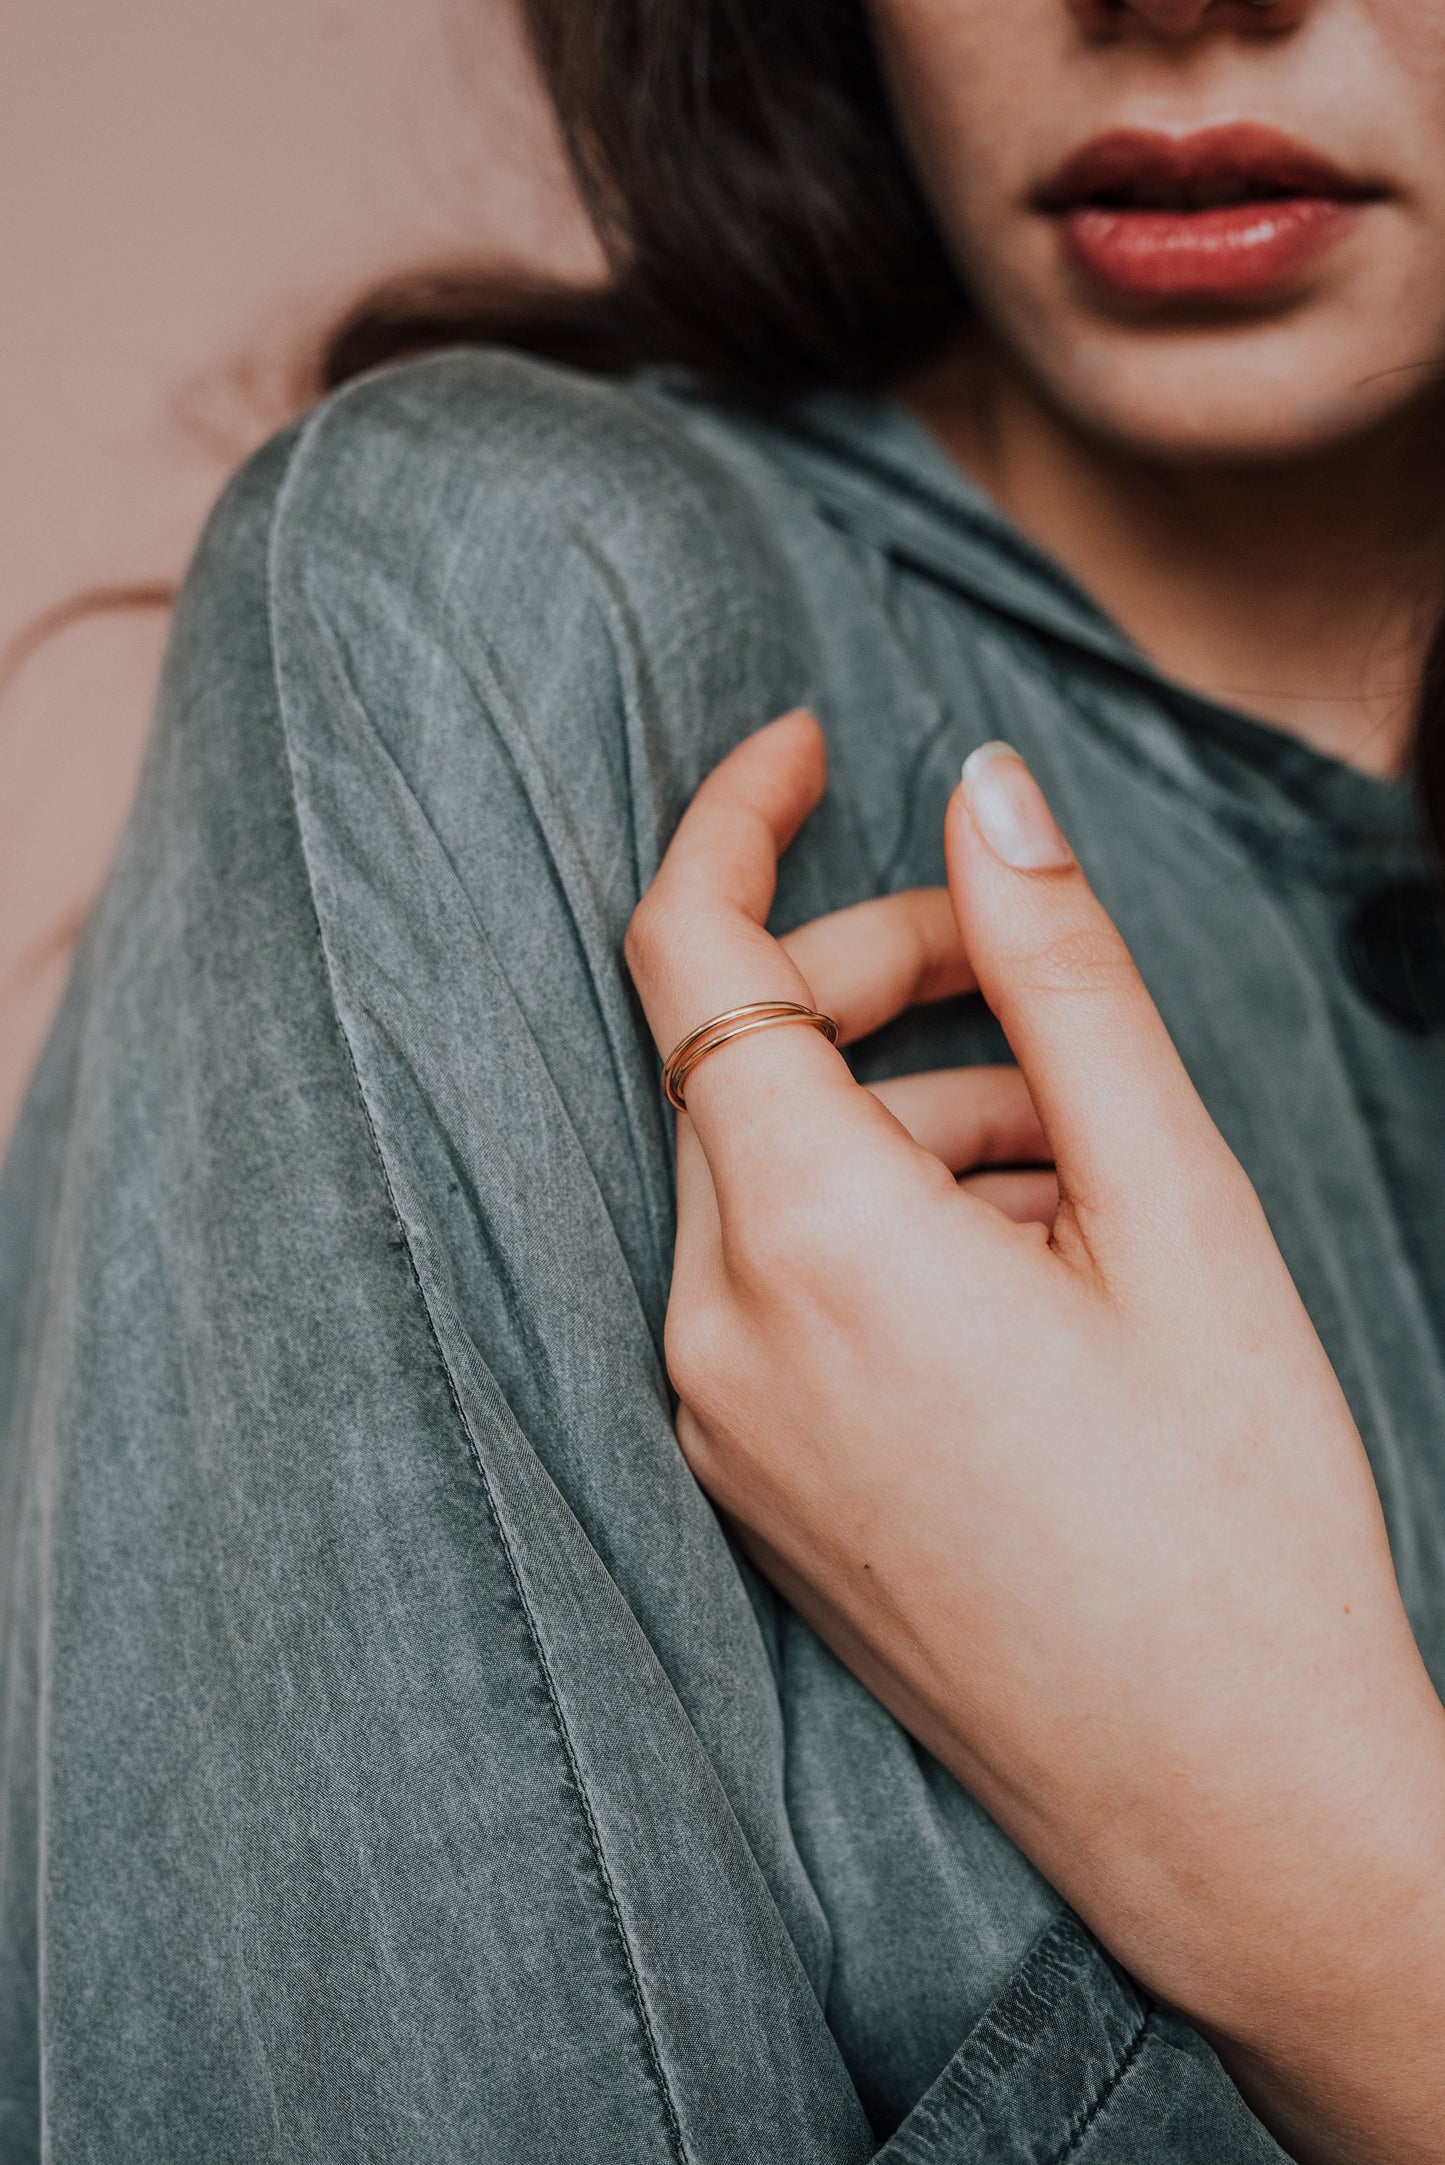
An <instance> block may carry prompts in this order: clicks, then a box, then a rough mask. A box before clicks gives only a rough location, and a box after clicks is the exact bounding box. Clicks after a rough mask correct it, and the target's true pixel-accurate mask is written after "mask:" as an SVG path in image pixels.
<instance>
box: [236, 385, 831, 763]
mask: <svg viewBox="0 0 1445 2165" xmlns="http://www.w3.org/2000/svg"><path fill="white" fill-rule="evenodd" d="M259 527H264V529H265V539H264V548H265V557H266V591H267V597H268V617H269V626H268V628H269V633H270V639H271V644H272V648H273V654H274V658H275V661H276V666H277V672H278V677H279V680H280V685H281V693H282V699H283V703H284V702H285V701H286V699H287V697H288V695H289V694H290V693H291V692H292V691H298V693H299V691H304V684H305V680H306V679H307V678H308V677H310V676H313V675H314V674H315V673H316V671H317V669H318V668H321V669H322V670H324V672H325V673H327V674H328V676H329V677H330V678H331V679H332V681H333V684H334V681H335V678H336V675H337V665H338V663H339V667H340V674H341V675H343V676H345V677H346V678H348V679H349V680H351V681H352V682H353V683H354V684H355V685H356V686H357V687H358V689H359V690H360V692H361V694H362V703H363V704H364V705H366V706H367V707H368V708H372V709H376V708H380V709H382V710H386V709H390V710H393V711H394V710H395V709H396V707H397V706H398V705H399V704H400V703H403V702H405V701H406V698H407V691H406V688H407V686H408V685H410V686H411V687H412V688H413V689H412V696H411V700H410V704H411V706H412V707H413V708H417V707H418V705H419V703H418V702H417V701H416V699H415V686H416V685H417V683H418V682H419V681H424V680H426V679H427V677H428V675H429V674H430V675H434V674H435V672H436V671H437V670H439V669H441V668H442V667H443V666H445V668H446V669H448V670H449V671H450V672H451V674H452V675H453V676H456V675H458V674H460V675H461V676H464V677H466V678H468V679H469V680H470V681H471V682H472V683H473V684H474V685H475V686H477V687H479V688H481V696H482V697H483V699H484V700H485V699H487V698H489V697H491V696H492V695H493V694H495V695H496V696H503V695H505V696H506V697H507V698H509V699H511V700H512V701H513V702H514V703H515V704H516V705H517V706H518V707H519V708H524V709H528V710H530V712H531V714H532V716H533V718H534V719H537V720H538V721H539V726H541V727H543V728H544V730H546V731H547V732H548V733H551V731H552V730H553V728H554V727H555V720H554V719H551V718H554V717H556V716H557V715H558V714H559V712H560V711H562V710H564V709H573V708H575V709H579V710H580V712H579V714H578V719H579V720H581V719H582V718H583V717H584V716H590V717H591V718H592V720H593V721H594V723H597V724H599V725H600V724H603V723H606V722H608V721H609V720H614V721H615V720H616V719H618V718H619V716H618V710H619V708H620V706H621V705H622V704H623V703H624V701H625V700H626V699H627V698H628V697H632V698H633V701H634V704H637V703H638V702H641V703H645V704H650V705H652V706H653V707H654V708H655V709H656V710H657V712H658V713H659V714H660V715H661V716H662V717H663V720H662V723H661V727H662V729H663V731H664V733H665V734H666V735H667V737H668V738H669V739H670V740H671V741H672V742H673V743H674V744H676V745H677V746H678V747H679V748H682V747H683V746H689V747H691V749H692V751H693V752H695V760H694V759H693V758H691V757H689V758H685V759H684V761H683V765H684V767H691V766H693V765H694V764H697V763H699V762H700V763H704V764H703V765H699V766H698V771H699V772H700V771H704V765H705V764H707V763H711V760H712V759H713V758H715V757H717V756H720V752H721V750H723V749H726V746H727V744H728V743H730V742H732V741H735V739H736V737H737V736H738V735H739V734H741V733H742V732H743V731H744V730H746V729H748V728H752V727H755V726H757V724H758V723H759V722H761V721H764V720H767V719H769V718H770V717H771V715H772V713H774V712H776V711H778V710H779V707H780V705H782V704H786V703H789V702H790V701H792V700H793V699H795V698H796V697H798V696H799V693H800V690H801V688H802V686H803V684H804V681H805V678H806V675H807V669H806V664H805V663H804V662H803V661H802V660H801V658H800V644H801V642H802V638H803V629H802V621H801V612H800V611H799V610H798V608H797V607H796V605H795V602H794V599H793V595H792V589H791V574H790V572H789V569H788V565H787V562H786V558H785V552H784V550H783V549H782V547H781V546H780V545H779V543H778V540H777V538H776V535H775V531H774V522H773V519H772V515H771V513H770V511H769V509H768V507H767V504H766V502H765V501H764V500H763V498H762V497H761V496H760V495H759V493H758V492H757V491H755V490H752V489H750V488H749V486H748V485H747V482H746V480H745V479H744V478H742V477H740V475H739V473H738V472H736V471H734V470H732V469H731V468H730V467H729V465H728V464H727V463H726V462H725V461H724V459H722V458H721V457H719V456H718V455H717V454H716V452H715V451H713V450H711V449H709V448H708V447H707V446H705V445H703V444H701V443H699V442H698V441H696V440H695V439H694V437H693V436H692V435H690V434H689V433H688V431H687V430H686V429H685V428H684V427H683V425H682V424H681V422H680V421H679V420H678V419H677V418H675V417H674V416H673V415H672V414H671V413H670V412H669V411H668V409H667V407H666V405H665V404H664V403H663V402H661V401H655V400H650V399H646V398H643V397H639V396H637V395H636V394H634V393H633V392H631V391H629V389H628V388H627V387H626V386H625V385H616V384H610V383H606V382H599V381H596V380H594V379H589V378H586V377H583V376H579V375H576V374H574V373H572V372H571V371H567V370H563V369H559V368H555V367H551V366H548V365H545V364H543V363H540V362H537V361H533V360H530V359H527V358H525V357H522V356H518V355H512V354H504V353H495V352H468V351H460V350H458V351H451V352H447V353H444V354H439V355H436V356H433V357H429V358H427V359H425V360H421V361H417V362H412V363H408V364H406V365H404V366H401V367H397V368H393V369H389V370H386V371H383V372H380V373H378V374H377V375H375V376H372V377H369V378H366V379H363V380H361V381H359V382H358V383H356V384H354V385H350V386H348V387H346V388H345V389H343V390H342V391H340V392H339V393H337V394H335V395H334V396H333V397H332V398H330V399H328V400H327V401H326V402H325V403H324V404H323V405H322V406H320V407H319V408H317V409H316V411H315V412H314V413H312V414H311V415H309V416H308V417H307V418H306V419H305V420H304V421H302V422H301V423H299V424H298V425H297V426H296V427H294V428H293V429H292V430H291V431H289V432H288V433H287V435H286V436H285V437H284V438H282V439H278V440H277V441H276V443H274V444H272V445H271V446H269V447H267V449H266V450H265V451H263V452H262V453H260V454H259V455H258V457H257V458H256V459H255V460H253V461H252V462H251V464H250V465H249V466H248V467H247V468H246V469H243V471H242V473H241V474H240V475H239V476H238V477H237V479H236V481H235V482H233V484H232V486H231V488H230V490H229V491H228V492H227V495H226V497H225V498H224V499H223V501H222V504H221V506H220V507H219V509H218V512H217V514H216V517H215V519H214V520H213V522H212V530H211V532H210V534H209V535H208V538H207V541H206V542H205V544H204V545H203V548H202V551H201V554H200V556H199V558H198V561H197V572H198V574H199V575H200V576H201V580H202V583H203V584H205V583H207V582H206V581H205V577H204V571H205V567H206V566H207V565H215V564H216V563H217V561H218V559H219V560H220V561H221V562H223V563H224V562H228V561H230V560H232V558H233V556H234V551H235V549H236V547H237V546H242V547H244V549H245V551H246V553H247V555H248V556H250V555H253V552H254V550H255V548H256V546H257V544H258V543H259V541H260V538H261V537H260V533H259V532H258V528H259ZM629 686H630V687H631V691H630V692H629ZM397 726H398V727H403V728H404V729H405V731H406V732H407V733H408V734H411V733H414V732H416V731H417V730H424V728H425V716H424V714H423V713H414V714H413V716H412V718H411V719H410V720H408V721H407V722H406V723H405V724H401V723H398V725H397ZM398 748H400V747H398Z"/></svg>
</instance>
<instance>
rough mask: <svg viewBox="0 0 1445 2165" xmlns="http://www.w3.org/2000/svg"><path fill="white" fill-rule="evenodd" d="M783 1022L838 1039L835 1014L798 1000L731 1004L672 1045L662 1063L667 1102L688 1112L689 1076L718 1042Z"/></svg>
mask: <svg viewBox="0 0 1445 2165" xmlns="http://www.w3.org/2000/svg"><path fill="white" fill-rule="evenodd" d="M783 1022H805V1023H807V1025H808V1027H809V1028H810V1029H812V1030H818V1031H821V1033H822V1035H823V1036H824V1037H825V1038H826V1039H827V1040H828V1043H829V1044H830V1045H836V1044H837V1042H838V1025H837V1023H836V1022H834V1020H833V1018H832V1016H831V1015H820V1014H819V1012H818V1010H817V1008H816V1007H802V1006H800V1005H799V1003H798V1002H797V1001H796V1000H753V1001H752V1002H750V1004H749V1005H748V1006H747V1007H730V1008H728V1009H727V1011H726V1012H725V1013H724V1014H721V1015H714V1016H713V1018H712V1020H711V1021H710V1022H704V1023H702V1024H700V1025H699V1027H698V1028H697V1029H696V1030H689V1032H688V1034H687V1036H686V1037H685V1038H684V1039H683V1041H682V1043H681V1044H680V1045H674V1046H673V1048H672V1051H671V1052H670V1053H669V1054H668V1056H667V1058H666V1060H665V1061H664V1062H663V1066H662V1085H663V1088H664V1089H665V1090H666V1092H667V1098H668V1103H669V1104H670V1105H675V1106H676V1107H677V1109H678V1111H679V1112H680V1113H684V1112H686V1111H687V1099H686V1098H685V1096H684V1095H683V1087H684V1085H685V1083H686V1082H687V1078H688V1076H689V1075H690V1074H691V1073H692V1071H693V1069H694V1068H695V1067H696V1066H697V1064H698V1061H699V1060H705V1059H706V1058H707V1056H708V1054H709V1053H710V1052H716V1051H717V1049H718V1047H719V1045H729V1044H731V1043H732V1040H733V1039H734V1038H735V1037H751V1036H752V1034H753V1032H754V1031H755V1030H771V1029H774V1028H775V1027H776V1026H777V1024H779V1023H783Z"/></svg>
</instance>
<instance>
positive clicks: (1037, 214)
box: [871, 0, 1445, 460]
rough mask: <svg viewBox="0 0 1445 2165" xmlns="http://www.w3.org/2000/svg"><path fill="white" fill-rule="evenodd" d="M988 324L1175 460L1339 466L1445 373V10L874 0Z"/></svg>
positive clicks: (1131, 439) (905, 104)
mask: <svg viewBox="0 0 1445 2165" xmlns="http://www.w3.org/2000/svg"><path fill="white" fill-rule="evenodd" d="M871 4H872V8H873V13H874V17H875V20H876V24H877V28H878V32H879V37H880V42H881V45H882V49H883V53H884V60H885V66H886V69H887V73H888V75H889V78H890V81H891V84H892V87H893V93H894V98H895V103H896V106H897V109H898V112H899V115H900V118H901V121H902V125H903V129H904V133H905V136H906V138H907V141H908V144H909V147H910V150H911V153H912V155H913V158H914V162H915V164H916V167H917V170H918V172H919V174H920V176H921V179H922V182H923V185H924V188H925V191H926V193H927V195H928V197H929V199H930V201H931V203H932V205H933V208H934V211H935V214H936V216H937V218H938V220H939V222H940V224H941V226H942V229H943V232H944V236H945V239H946V241H947V243H948V245H949V247H950V249H951V251H952V253H953V255H954V258H955V261H956V262H957V264H958V266H959V268H960V270H961V272H962V273H963V276H964V278H965V280H966V282H967V284H968V286H969V288H970V291H971V292H972V293H973V295H974V296H975V298H976V300H977V303H978V306H979V309H980V312H981V314H982V317H983V319H984V320H985V322H986V323H987V324H988V325H989V326H990V327H991V329H992V331H993V333H994V334H995V336H996V338H997V339H998V341H999V342H1000V343H1001V344H1002V346H1003V348H1004V350H1005V351H1006V352H1007V353H1008V354H1010V355H1011V356H1013V357H1014V358H1015V359H1016V360H1017V362H1018V363H1020V364H1021V365H1022V367H1023V368H1024V370H1025V371H1026V372H1027V373H1028V375H1029V376H1030V377H1031V378H1032V379H1033V380H1034V382H1035V383H1036V384H1037V385H1038V386H1040V387H1041V388H1042V389H1043V391H1044V392H1045V394H1046V395H1047V396H1048V397H1049V399H1050V400H1051V402H1052V403H1054V404H1055V405H1057V406H1059V407H1061V408H1062V409H1063V410H1064V412H1065V413H1066V414H1068V415H1069V416H1070V417H1072V419H1073V420H1074V421H1075V422H1076V423H1078V424H1080V425H1082V426H1083V427H1084V428H1085V429H1086V430H1087V431H1088V432H1090V433H1091V434H1101V435H1104V436H1106V437H1108V438H1110V439H1111V440H1114V441H1116V442H1119V443H1121V444H1123V445H1125V446H1127V447H1129V448H1131V449H1133V450H1136V451H1139V452H1142V453H1144V454H1146V455H1149V456H1153V457H1161V456H1162V457H1165V458H1186V459H1198V458H1208V459H1214V460H1219V459H1229V458H1245V459H1250V460H1255V459H1270V458H1276V457H1284V458H1290V457H1298V456H1301V455H1303V454H1307V453H1309V452H1310V451H1311V450H1319V449H1323V448H1325V447H1326V446H1328V445H1331V444H1338V443H1340V442H1342V441H1344V440H1345V439H1347V438H1349V437H1350V436H1352V435H1355V434H1357V433H1360V432H1362V431H1364V430H1366V429H1368V428H1369V427H1371V426H1372V425H1373V424H1375V423H1378V422H1379V421H1380V420H1381V419H1383V418H1384V417H1385V416H1387V415H1388V414H1390V413H1391V412H1393V411H1397V410H1399V409H1401V408H1402V407H1404V406H1405V405H1407V404H1408V403H1410V402H1411V401H1412V400H1413V399H1415V398H1416V397H1417V396H1418V395H1419V393H1420V391H1421V390H1422V389H1423V388H1426V387H1428V385H1429V384H1430V382H1431V381H1432V380H1433V377H1434V374H1435V372H1436V371H1437V369H1438V366H1439V363H1440V360H1441V358H1442V356H1445V0H1273V4H1272V5H1257V4H1254V0H871Z"/></svg>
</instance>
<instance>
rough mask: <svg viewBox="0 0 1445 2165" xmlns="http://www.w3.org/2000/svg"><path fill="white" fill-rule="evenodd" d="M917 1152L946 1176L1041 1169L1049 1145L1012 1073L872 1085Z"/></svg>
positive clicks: (945, 1074) (897, 1079)
mask: <svg viewBox="0 0 1445 2165" xmlns="http://www.w3.org/2000/svg"><path fill="white" fill-rule="evenodd" d="M871 1087H872V1091H873V1095H874V1096H875V1097H876V1098H878V1099H879V1100H881V1102H882V1103H883V1104H884V1105H886V1106H887V1107H888V1110H889V1111H890V1112H891V1113H892V1115H893V1117H894V1119H895V1120H901V1121H902V1123H903V1125H904V1127H905V1128H907V1130H908V1132H909V1134H910V1135H911V1136H912V1137H913V1140H914V1141H915V1142H916V1143H917V1144H918V1145H919V1146H920V1148H922V1149H924V1150H927V1151H930V1152H931V1153H932V1155H933V1156H934V1157H935V1158H941V1159H942V1160H943V1162H944V1164H945V1165H946V1166H947V1167H948V1169H949V1171H950V1172H951V1173H968V1172H973V1171H975V1170H976V1169H977V1168H978V1167H979V1166H983V1165H1046V1164H1047V1163H1048V1161H1049V1155H1050V1153H1049V1145H1048V1140H1047V1138H1046V1136H1045V1134H1044V1131H1043V1126H1042V1124H1041V1122H1040V1120H1039V1116H1038V1114H1037V1112H1036V1111H1035V1110H1034V1102H1033V1099H1032V1098H1031V1097H1030V1096H1029V1091H1028V1084H1027V1083H1026V1082H1025V1081H1024V1079H1023V1076H1022V1075H1021V1074H1020V1073H1019V1071H1018V1069H1017V1068H1016V1067H972V1068H938V1069H936V1070H934V1071H933V1072H932V1073H929V1074H924V1075H897V1076H893V1077H891V1078H890V1079H889V1080H888V1081H887V1082H879V1083H874V1084H872V1086H871Z"/></svg>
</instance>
